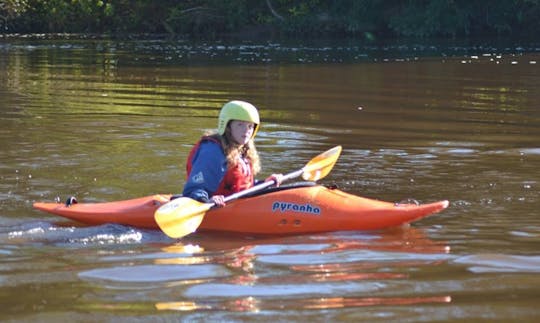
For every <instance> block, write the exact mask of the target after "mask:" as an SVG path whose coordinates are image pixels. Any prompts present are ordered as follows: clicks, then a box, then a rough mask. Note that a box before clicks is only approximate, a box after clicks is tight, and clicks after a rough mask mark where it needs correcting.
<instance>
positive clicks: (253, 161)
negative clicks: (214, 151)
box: [206, 127, 261, 176]
mask: <svg viewBox="0 0 540 323" xmlns="http://www.w3.org/2000/svg"><path fill="white" fill-rule="evenodd" d="M206 135H207V136H210V137H213V138H215V139H217V140H219V141H220V142H221V147H222V148H223V152H224V153H225V157H226V158H227V168H232V167H234V166H236V165H237V163H238V159H239V158H245V159H247V160H248V161H249V164H250V165H251V172H252V173H253V176H255V175H257V174H258V173H259V172H260V171H261V160H260V159H259V153H258V152H257V148H255V143H254V141H253V138H251V139H250V140H249V141H248V142H247V143H246V144H245V145H238V144H236V143H234V141H233V140H232V137H231V131H230V128H229V127H227V128H226V130H225V133H224V134H223V136H222V135H220V134H218V133H216V132H215V131H214V132H210V133H207V134H206Z"/></svg>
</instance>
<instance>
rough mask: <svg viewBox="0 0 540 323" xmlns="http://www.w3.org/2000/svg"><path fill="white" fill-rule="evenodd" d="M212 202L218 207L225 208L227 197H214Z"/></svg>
mask: <svg viewBox="0 0 540 323" xmlns="http://www.w3.org/2000/svg"><path fill="white" fill-rule="evenodd" d="M211 200H212V202H214V203H215V204H216V206H217V207H224V206H225V196H223V195H214V196H212V198H211Z"/></svg>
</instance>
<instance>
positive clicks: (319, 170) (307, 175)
mask: <svg viewBox="0 0 540 323" xmlns="http://www.w3.org/2000/svg"><path fill="white" fill-rule="evenodd" d="M340 154H341V146H336V147H334V148H332V149H330V150H327V151H325V152H324V153H322V154H320V155H318V156H316V157H315V158H313V159H312V160H310V161H309V163H307V164H306V166H304V168H302V170H303V173H302V178H303V179H304V180H306V181H317V180H319V179H321V178H323V177H326V175H328V173H330V171H331V170H332V168H334V165H335V164H336V161H337V160H338V158H339V155H340Z"/></svg>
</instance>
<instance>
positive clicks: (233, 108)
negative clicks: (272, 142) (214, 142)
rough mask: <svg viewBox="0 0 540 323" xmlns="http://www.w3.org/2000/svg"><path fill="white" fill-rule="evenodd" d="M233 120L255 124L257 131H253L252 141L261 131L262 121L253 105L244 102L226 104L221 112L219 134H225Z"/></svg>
mask: <svg viewBox="0 0 540 323" xmlns="http://www.w3.org/2000/svg"><path fill="white" fill-rule="evenodd" d="M231 120H240V121H248V122H253V123H254V124H255V130H253V135H252V136H251V139H253V138H254V137H255V134H256V133H257V130H258V129H259V123H260V119H259V112H258V111H257V108H255V106H253V104H251V103H248V102H244V101H231V102H228V103H226V104H225V105H224V106H223V107H222V108H221V111H220V112H219V118H218V133H219V134H220V135H224V134H225V129H227V124H229V121H231Z"/></svg>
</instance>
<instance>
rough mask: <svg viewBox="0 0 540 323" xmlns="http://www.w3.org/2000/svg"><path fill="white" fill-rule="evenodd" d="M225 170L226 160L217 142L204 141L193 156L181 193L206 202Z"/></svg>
mask: <svg viewBox="0 0 540 323" xmlns="http://www.w3.org/2000/svg"><path fill="white" fill-rule="evenodd" d="M226 171H227V160H226V159H225V155H224V154H223V150H222V149H221V146H220V145H219V144H218V143H215V142H212V141H204V142H202V143H201V145H200V146H199V149H198V151H197V152H196V153H195V155H194V156H193V162H192V168H191V173H190V174H189V178H188V179H187V182H186V184H185V185H184V191H183V192H182V195H183V196H185V197H189V198H192V199H195V200H197V201H200V202H204V203H207V202H209V201H210V197H211V196H212V195H213V194H214V192H216V191H217V189H218V187H219V184H220V183H221V181H222V180H223V177H224V176H225V172H226Z"/></svg>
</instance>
